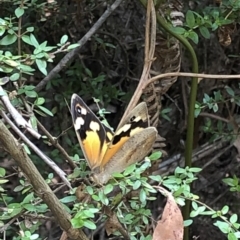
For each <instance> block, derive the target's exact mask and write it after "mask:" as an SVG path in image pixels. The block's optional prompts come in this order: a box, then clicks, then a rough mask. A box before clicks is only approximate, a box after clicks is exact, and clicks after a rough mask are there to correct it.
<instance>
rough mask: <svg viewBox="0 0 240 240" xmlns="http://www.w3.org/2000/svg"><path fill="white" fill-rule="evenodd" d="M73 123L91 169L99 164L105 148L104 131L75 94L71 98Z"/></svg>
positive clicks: (95, 117)
mask: <svg viewBox="0 0 240 240" xmlns="http://www.w3.org/2000/svg"><path fill="white" fill-rule="evenodd" d="M71 114H72V119H73V125H74V128H75V131H76V134H77V138H78V141H79V143H80V146H81V148H82V151H83V153H84V156H85V158H86V160H87V162H88V164H89V166H90V168H91V169H94V168H96V167H98V166H100V165H101V161H102V156H103V155H104V154H105V152H106V150H107V141H106V131H105V128H104V127H103V125H102V123H101V122H100V120H99V119H98V118H97V116H96V115H95V114H94V113H93V112H92V111H91V109H90V108H89V107H88V106H87V105H86V104H85V103H84V101H83V100H82V99H81V98H80V97H79V96H78V95H77V94H73V95H72V99H71Z"/></svg>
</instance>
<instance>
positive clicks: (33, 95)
mask: <svg viewBox="0 0 240 240" xmlns="http://www.w3.org/2000/svg"><path fill="white" fill-rule="evenodd" d="M25 94H26V95H27V96H28V97H30V98H36V97H37V96H38V94H37V93H36V92H35V91H25Z"/></svg>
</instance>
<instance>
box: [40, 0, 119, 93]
mask: <svg viewBox="0 0 240 240" xmlns="http://www.w3.org/2000/svg"><path fill="white" fill-rule="evenodd" d="M122 1H123V0H116V1H115V2H114V3H113V4H112V5H111V6H110V7H109V8H107V10H106V11H105V12H104V13H103V15H102V16H101V17H100V18H99V19H98V21H97V22H96V23H95V24H94V25H93V26H92V27H91V29H90V30H89V31H88V32H87V33H86V34H85V35H84V36H83V38H82V39H81V40H79V41H78V42H77V43H78V44H79V47H77V48H75V49H73V50H72V51H71V52H69V53H68V54H66V55H65V56H64V57H63V59H62V60H61V61H60V62H59V63H58V64H57V66H56V67H55V68H53V69H52V70H51V71H50V73H49V74H48V75H47V76H46V77H45V78H44V79H43V80H42V81H41V82H40V83H39V84H38V85H37V86H36V88H35V91H37V92H39V91H40V90H42V89H43V88H44V86H45V85H46V84H47V82H48V81H50V80H51V79H53V78H54V77H55V76H56V75H57V74H58V73H59V72H60V71H61V70H63V69H65V68H66V66H67V65H69V64H70V63H71V61H72V60H73V58H74V56H75V55H76V54H77V53H78V52H79V50H80V49H81V48H82V46H83V45H84V44H85V43H86V42H87V41H88V39H89V38H90V37H91V36H92V35H93V34H94V33H96V31H97V30H98V29H99V28H100V27H101V26H102V24H103V23H104V22H105V21H106V19H107V18H108V17H109V16H110V15H111V14H112V13H113V11H114V10H115V9H116V8H117V7H118V6H119V5H120V3H121V2H122Z"/></svg>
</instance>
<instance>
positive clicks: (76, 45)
mask: <svg viewBox="0 0 240 240" xmlns="http://www.w3.org/2000/svg"><path fill="white" fill-rule="evenodd" d="M79 46H80V44H79V43H75V44H71V45H69V46H68V47H67V49H68V50H71V49H74V48H77V47H79Z"/></svg>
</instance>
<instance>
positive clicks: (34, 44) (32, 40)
mask: <svg viewBox="0 0 240 240" xmlns="http://www.w3.org/2000/svg"><path fill="white" fill-rule="evenodd" d="M30 41H31V43H32V45H33V46H34V47H35V48H37V47H38V46H39V43H38V41H37V39H36V38H35V36H34V35H33V34H32V33H31V34H30Z"/></svg>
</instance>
